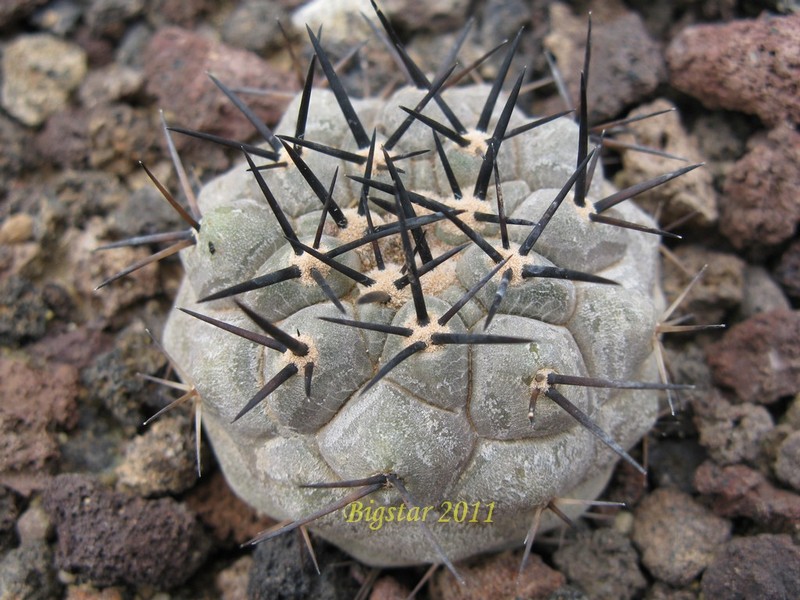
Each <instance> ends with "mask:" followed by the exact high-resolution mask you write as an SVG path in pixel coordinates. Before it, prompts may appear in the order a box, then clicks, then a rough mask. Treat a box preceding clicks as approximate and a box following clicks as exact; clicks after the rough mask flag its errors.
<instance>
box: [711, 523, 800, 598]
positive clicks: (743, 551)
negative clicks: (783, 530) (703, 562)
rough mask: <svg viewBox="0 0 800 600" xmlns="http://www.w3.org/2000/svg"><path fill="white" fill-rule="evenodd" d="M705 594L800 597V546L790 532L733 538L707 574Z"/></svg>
mask: <svg viewBox="0 0 800 600" xmlns="http://www.w3.org/2000/svg"><path fill="white" fill-rule="evenodd" d="M702 589H703V596H704V597H706V598H714V599H715V600H746V599H748V598H758V599H759V600H784V599H786V598H798V597H800V548H798V547H797V546H796V545H795V544H793V543H792V538H791V537H789V536H788V535H769V534H762V535H757V536H753V537H748V538H736V539H733V540H731V541H730V542H729V543H728V545H727V546H726V547H725V549H724V550H723V551H722V552H720V553H719V555H718V556H717V558H716V560H714V562H713V563H712V564H711V565H710V566H709V567H708V569H707V570H706V572H705V574H704V575H703V587H702Z"/></svg>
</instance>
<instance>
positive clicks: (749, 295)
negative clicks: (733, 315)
mask: <svg viewBox="0 0 800 600" xmlns="http://www.w3.org/2000/svg"><path fill="white" fill-rule="evenodd" d="M788 308H791V306H790V305H789V301H788V300H787V299H786V296H785V295H784V294H783V292H782V291H781V288H780V286H779V285H778V284H777V283H776V282H775V280H774V279H773V278H772V277H771V276H770V274H769V272H768V271H767V270H766V269H765V268H764V267H761V266H758V265H747V266H746V267H745V269H744V289H743V290H742V303H741V305H740V306H739V315H740V316H741V318H742V319H749V318H750V317H752V316H754V315H757V314H759V313H765V312H769V311H771V310H778V309H784V310H785V309H788Z"/></svg>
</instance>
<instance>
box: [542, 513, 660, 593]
mask: <svg viewBox="0 0 800 600" xmlns="http://www.w3.org/2000/svg"><path fill="white" fill-rule="evenodd" d="M553 560H554V561H555V563H556V565H557V566H558V568H559V569H561V571H562V572H563V573H564V574H565V575H566V576H567V579H568V580H569V581H570V582H571V583H574V584H576V585H577V586H578V587H579V588H581V589H582V590H583V591H585V592H586V593H587V595H588V596H589V597H590V598H594V599H597V600H630V599H631V598H634V597H635V596H636V595H637V594H638V593H639V592H640V591H642V590H643V589H644V588H645V586H646V585H647V582H646V580H645V578H644V575H642V572H641V570H640V569H639V565H638V556H637V555H636V550H635V549H634V548H633V546H632V545H631V541H630V539H629V538H628V536H626V535H623V534H622V533H620V532H619V531H616V530H614V529H597V530H595V531H592V532H582V533H580V534H579V535H578V537H577V538H576V539H574V540H571V541H570V542H567V543H566V544H564V546H562V547H561V548H559V549H558V550H557V551H556V553H555V554H554V555H553Z"/></svg>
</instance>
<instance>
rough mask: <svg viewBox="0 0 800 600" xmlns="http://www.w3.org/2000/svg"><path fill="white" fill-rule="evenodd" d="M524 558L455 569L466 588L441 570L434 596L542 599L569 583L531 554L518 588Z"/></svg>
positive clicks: (501, 557) (510, 556)
mask: <svg viewBox="0 0 800 600" xmlns="http://www.w3.org/2000/svg"><path fill="white" fill-rule="evenodd" d="M521 560H522V554H521V553H520V552H502V553H500V554H496V555H494V556H488V557H486V559H485V560H483V561H480V562H478V563H475V564H470V565H458V566H457V567H456V568H457V569H458V572H459V573H460V574H461V576H462V577H464V579H465V580H466V581H467V585H462V584H460V583H458V581H456V578H455V577H453V574H452V573H450V571H448V570H447V569H441V570H439V571H438V572H437V573H436V575H434V577H433V581H432V582H431V595H432V596H433V597H434V598H437V599H438V600H483V599H484V598H513V597H521V598H542V597H547V595H548V594H550V593H551V592H554V591H555V590H557V589H558V588H560V587H561V586H562V585H564V583H566V581H565V579H564V576H563V575H562V574H561V573H559V572H558V571H556V570H555V569H552V568H550V567H549V566H547V565H546V564H545V563H544V561H543V560H542V559H541V557H540V556H538V555H537V554H531V555H530V556H529V557H528V562H527V564H526V565H525V570H524V571H523V572H522V576H521V577H520V579H519V585H517V574H518V572H519V566H520V561H521Z"/></svg>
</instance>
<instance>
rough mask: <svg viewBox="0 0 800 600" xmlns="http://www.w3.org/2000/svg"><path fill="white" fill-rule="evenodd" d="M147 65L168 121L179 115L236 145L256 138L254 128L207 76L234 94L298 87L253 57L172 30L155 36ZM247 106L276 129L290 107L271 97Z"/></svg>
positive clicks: (185, 123)
mask: <svg viewBox="0 0 800 600" xmlns="http://www.w3.org/2000/svg"><path fill="white" fill-rule="evenodd" d="M144 64H145V77H146V80H147V91H148V92H149V93H151V94H153V95H155V96H156V97H157V98H158V105H159V106H160V107H161V108H163V109H164V111H165V112H166V113H167V118H168V119H169V118H170V115H180V125H181V126H183V127H188V128H190V129H198V130H201V131H204V132H206V133H213V134H215V135H220V136H222V137H226V138H230V139H234V140H242V141H243V140H245V139H247V138H249V137H252V135H253V133H254V131H253V127H252V125H250V123H249V122H248V121H247V119H245V118H244V116H242V115H241V113H239V111H238V110H237V109H236V107H235V106H234V105H233V104H232V103H231V102H230V100H228V99H227V98H226V97H225V94H223V93H222V92H221V91H220V90H219V89H218V88H217V86H215V85H214V83H213V82H212V81H211V80H210V79H209V77H208V75H207V74H206V73H212V74H214V75H215V76H216V77H218V78H219V79H220V81H222V83H224V84H225V85H227V86H228V87H230V88H236V87H256V88H267V89H270V88H277V89H290V88H291V87H292V86H293V85H294V78H293V76H289V75H284V74H282V73H279V72H277V71H275V70H274V69H273V68H272V67H271V66H270V65H268V64H267V63H265V62H264V61H262V60H261V59H260V58H259V57H258V56H256V55H255V54H253V53H252V52H248V51H246V50H240V49H237V48H231V47H230V46H226V45H224V44H221V43H218V42H214V41H212V40H210V39H208V38H207V37H204V36H202V35H200V34H198V33H194V32H191V31H186V30H184V29H180V28H177V27H167V28H165V29H162V30H160V31H159V32H158V33H156V34H155V35H154V36H153V39H152V40H151V41H150V43H149V45H148V47H147V49H146V50H145V56H144ZM247 102H248V104H249V106H250V107H251V108H252V109H253V111H254V112H255V113H256V114H257V115H259V116H260V117H261V118H262V119H263V120H264V122H266V123H275V122H276V121H277V120H278V118H279V117H280V116H281V114H282V111H283V108H284V105H285V101H282V100H276V99H275V98H272V97H270V96H252V95H250V96H248V97H247ZM187 109H190V110H187ZM174 124H176V125H177V124H178V123H177V122H175V123H174ZM183 137H184V136H175V141H176V143H178V144H179V145H182V144H184V140H181V139H179V138H183ZM204 147H205V148H206V149H207V148H208V146H204Z"/></svg>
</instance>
